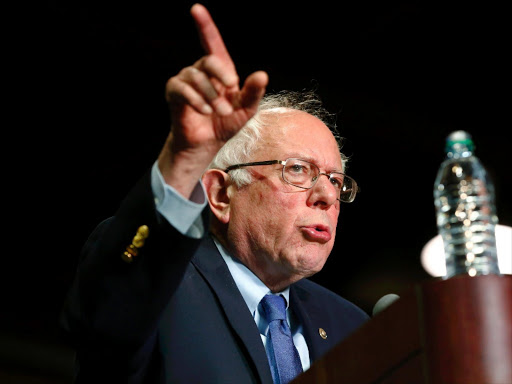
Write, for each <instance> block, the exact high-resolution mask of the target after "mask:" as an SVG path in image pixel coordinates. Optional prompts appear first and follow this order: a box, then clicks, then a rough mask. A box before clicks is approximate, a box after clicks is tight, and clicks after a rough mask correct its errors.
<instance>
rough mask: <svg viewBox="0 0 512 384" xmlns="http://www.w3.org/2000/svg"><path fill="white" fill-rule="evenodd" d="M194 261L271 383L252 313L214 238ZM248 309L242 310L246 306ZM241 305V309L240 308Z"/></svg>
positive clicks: (262, 378)
mask: <svg viewBox="0 0 512 384" xmlns="http://www.w3.org/2000/svg"><path fill="white" fill-rule="evenodd" d="M192 263H193V264H194V265H195V266H196V268H197V269H198V271H199V272H200V273H201V274H202V275H203V277H204V278H205V280H206V281H207V282H208V283H209V285H210V287H211V288H212V290H213V291H214V292H215V294H216V295H217V297H218V299H219V302H220V305H221V306H222V308H223V310H224V312H225V313H226V318H227V319H228V322H229V324H230V325H231V327H232V328H233V330H234V331H235V333H236V334H237V335H238V337H239V338H240V340H242V343H243V344H244V347H245V350H246V352H247V354H248V355H249V356H250V358H251V359H252V361H253V363H254V365H255V367H256V371H257V372H258V374H259V376H260V381H261V382H262V383H272V376H271V373H270V368H269V365H268V359H267V355H266V352H265V348H264V347H263V343H262V342H261V336H260V333H259V331H258V328H257V327H256V324H255V322H254V319H253V317H252V314H251V313H250V312H249V309H248V308H247V304H246V303H245V301H244V299H243V297H242V295H241V293H240V291H239V290H238V287H237V286H236V283H235V281H234V280H233V277H232V276H231V274H230V272H229V269H228V267H227V265H226V263H225V262H224V260H223V259H222V256H221V255H220V253H219V251H218V250H217V247H216V246H215V243H214V242H213V240H212V239H211V238H210V237H208V238H207V239H205V241H203V242H202V244H201V246H200V248H199V250H198V252H196V254H195V256H194V257H193V259H192ZM244 308H245V309H246V310H243V309H244ZM241 309H242V310H241Z"/></svg>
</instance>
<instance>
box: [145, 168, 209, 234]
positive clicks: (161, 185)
mask: <svg viewBox="0 0 512 384" xmlns="http://www.w3.org/2000/svg"><path fill="white" fill-rule="evenodd" d="M151 189H152V191H153V196H154V199H155V205H156V209H157V211H158V212H160V213H161V214H162V216H163V217H165V219H166V220H167V221H168V222H169V223H170V224H171V225H172V226H173V227H174V228H176V229H177V230H178V231H179V232H180V233H181V234H183V235H186V236H189V237H192V238H195V239H199V238H201V237H202V236H203V234H204V224H203V220H202V217H201V212H202V211H203V209H204V208H205V207H206V204H207V200H206V191H205V190H204V186H203V183H201V181H200V180H198V182H197V185H196V187H195V188H194V191H193V192H192V195H191V196H190V200H188V199H185V198H184V197H183V196H181V195H180V193H179V192H178V191H176V189H174V188H173V187H171V186H170V185H168V184H166V183H165V181H164V178H163V176H162V173H161V172H160V169H159V168H158V161H155V163H154V164H153V167H152V168H151Z"/></svg>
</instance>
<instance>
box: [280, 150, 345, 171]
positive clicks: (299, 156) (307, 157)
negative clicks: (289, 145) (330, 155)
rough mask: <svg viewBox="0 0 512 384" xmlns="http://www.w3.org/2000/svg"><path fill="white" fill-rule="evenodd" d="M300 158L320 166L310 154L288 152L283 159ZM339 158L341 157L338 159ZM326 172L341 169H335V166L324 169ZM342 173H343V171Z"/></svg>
mask: <svg viewBox="0 0 512 384" xmlns="http://www.w3.org/2000/svg"><path fill="white" fill-rule="evenodd" d="M290 158H292V159H302V160H306V161H309V162H310V163H313V164H315V165H316V166H317V167H319V168H320V166H319V165H318V162H317V161H316V159H314V158H312V157H311V156H308V155H300V154H297V153H296V154H294V155H293V154H292V155H290V154H288V155H286V156H285V157H284V158H283V159H290ZM340 160H341V159H340ZM342 167H343V164H342ZM326 172H327V173H330V172H338V173H343V171H342V170H341V169H337V168H334V169H328V170H326ZM343 174H344V173H343Z"/></svg>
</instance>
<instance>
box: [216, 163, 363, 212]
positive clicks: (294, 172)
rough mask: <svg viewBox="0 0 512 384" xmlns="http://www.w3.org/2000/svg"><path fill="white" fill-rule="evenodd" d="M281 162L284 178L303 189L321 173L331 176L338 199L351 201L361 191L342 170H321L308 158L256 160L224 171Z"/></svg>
mask: <svg viewBox="0 0 512 384" xmlns="http://www.w3.org/2000/svg"><path fill="white" fill-rule="evenodd" d="M272 164H281V165H282V166H283V180H284V181H285V182H287V183H288V184H291V185H293V186H295V187H299V188H302V189H311V188H313V186H314V185H315V183H316V182H317V181H318V179H319V177H320V175H325V176H327V177H328V178H329V181H330V182H331V184H332V185H333V186H334V188H336V190H337V191H338V200H339V201H341V202H343V203H351V202H353V201H354V199H355V198H356V194H357V192H358V191H360V189H359V187H358V186H357V183H356V181H355V180H354V179H353V178H351V177H350V176H347V175H345V174H344V173H341V172H330V173H324V172H320V168H318V167H317V166H316V165H315V164H313V163H310V162H309V161H306V160H301V159H295V158H290V159H286V160H268V161H256V162H253V163H243V164H236V165H231V166H229V167H227V168H226V169H225V170H224V172H226V173H227V172H229V171H232V170H234V169H240V168H243V167H252V166H255V165H272Z"/></svg>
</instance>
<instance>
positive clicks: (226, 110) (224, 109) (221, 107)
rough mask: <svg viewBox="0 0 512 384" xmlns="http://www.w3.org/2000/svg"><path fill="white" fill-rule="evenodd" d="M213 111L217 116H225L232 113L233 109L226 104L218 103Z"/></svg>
mask: <svg viewBox="0 0 512 384" xmlns="http://www.w3.org/2000/svg"><path fill="white" fill-rule="evenodd" d="M215 110H216V111H217V113H218V114H219V115H223V116H227V115H230V114H231V113H233V107H232V106H231V104H229V103H228V102H225V101H223V102H220V103H218V104H217V105H216V106H215Z"/></svg>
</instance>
